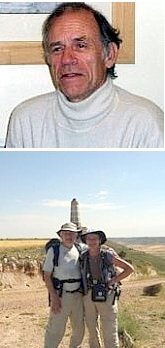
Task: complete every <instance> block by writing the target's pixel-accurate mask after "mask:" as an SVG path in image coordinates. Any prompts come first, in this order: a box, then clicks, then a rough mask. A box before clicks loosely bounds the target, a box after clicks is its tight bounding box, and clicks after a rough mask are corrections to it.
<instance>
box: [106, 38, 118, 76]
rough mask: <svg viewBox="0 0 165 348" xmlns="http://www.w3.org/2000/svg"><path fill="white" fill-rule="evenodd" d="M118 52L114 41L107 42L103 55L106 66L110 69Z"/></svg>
mask: <svg viewBox="0 0 165 348" xmlns="http://www.w3.org/2000/svg"><path fill="white" fill-rule="evenodd" d="M118 52H119V50H118V48H117V45H116V44H115V43H114V42H110V43H109V44H108V48H107V53H106V57H105V66H106V68H109V69H110V68H111V67H112V66H114V64H116V61H117V58H118Z"/></svg>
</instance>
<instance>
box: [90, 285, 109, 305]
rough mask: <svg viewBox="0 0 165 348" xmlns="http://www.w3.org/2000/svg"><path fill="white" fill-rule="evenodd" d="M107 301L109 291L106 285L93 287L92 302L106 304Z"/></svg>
mask: <svg viewBox="0 0 165 348" xmlns="http://www.w3.org/2000/svg"><path fill="white" fill-rule="evenodd" d="M106 299H107V289H106V286H105V285H104V284H100V283H99V284H93V285H92V301H94V302H105V301H106Z"/></svg>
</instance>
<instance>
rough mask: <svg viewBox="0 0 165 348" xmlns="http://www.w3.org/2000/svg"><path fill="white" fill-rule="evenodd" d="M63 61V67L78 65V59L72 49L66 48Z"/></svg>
mask: <svg viewBox="0 0 165 348" xmlns="http://www.w3.org/2000/svg"><path fill="white" fill-rule="evenodd" d="M61 60H62V64H63V65H70V64H76V63H77V58H76V55H75V52H74V50H73V48H72V47H65V49H64V51H63V54H62V58H61Z"/></svg>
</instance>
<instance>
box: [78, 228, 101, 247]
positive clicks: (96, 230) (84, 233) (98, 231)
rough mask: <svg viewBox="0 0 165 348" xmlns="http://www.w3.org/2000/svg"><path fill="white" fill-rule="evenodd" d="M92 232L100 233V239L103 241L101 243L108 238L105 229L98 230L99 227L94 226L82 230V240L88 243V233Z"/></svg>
mask: <svg viewBox="0 0 165 348" xmlns="http://www.w3.org/2000/svg"><path fill="white" fill-rule="evenodd" d="M92 233H96V234H98V235H99V237H100V241H101V244H104V243H105V242H106V240H107V238H106V235H105V233H104V232H103V231H101V230H98V229H94V228H86V229H84V230H83V231H82V234H81V240H82V242H83V243H86V236H87V235H88V234H92Z"/></svg>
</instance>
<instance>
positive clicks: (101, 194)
mask: <svg viewBox="0 0 165 348" xmlns="http://www.w3.org/2000/svg"><path fill="white" fill-rule="evenodd" d="M107 195H108V191H105V190H102V191H99V192H98V193H97V194H96V196H95V197H96V198H98V199H100V200H101V199H105V198H106V197H107Z"/></svg>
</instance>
